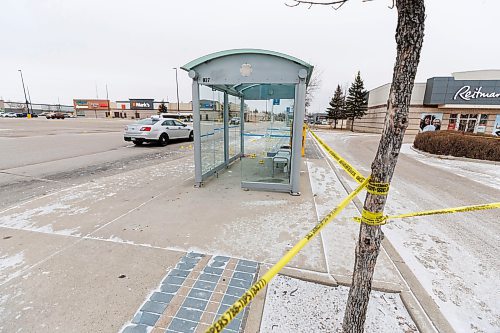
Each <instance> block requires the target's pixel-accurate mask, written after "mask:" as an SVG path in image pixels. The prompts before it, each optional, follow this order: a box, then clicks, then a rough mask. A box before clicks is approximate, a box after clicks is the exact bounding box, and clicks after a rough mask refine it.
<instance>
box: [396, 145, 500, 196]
mask: <svg viewBox="0 0 500 333" xmlns="http://www.w3.org/2000/svg"><path fill="white" fill-rule="evenodd" d="M412 145H413V144H411V143H405V144H403V145H402V146H401V153H402V154H405V155H409V156H411V157H412V158H414V159H416V160H418V161H420V162H422V163H425V164H427V165H432V166H434V167H437V168H441V169H447V170H450V171H452V172H453V173H455V174H456V175H458V176H461V177H465V178H468V179H470V180H472V181H475V182H477V183H480V184H483V185H486V186H489V187H493V188H496V189H498V188H500V165H495V164H489V163H483V162H480V161H477V162H476V161H461V160H458V159H444V158H439V157H432V156H427V155H424V154H421V153H419V152H417V151H415V150H413V149H412V148H411V147H412Z"/></svg>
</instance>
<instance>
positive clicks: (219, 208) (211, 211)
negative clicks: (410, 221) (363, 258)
mask: <svg viewBox="0 0 500 333" xmlns="http://www.w3.org/2000/svg"><path fill="white" fill-rule="evenodd" d="M308 147H309V148H308V156H306V158H305V159H304V163H303V169H302V171H301V190H302V195H301V196H298V197H295V196H290V195H288V194H283V193H272V192H258V191H243V190H242V189H241V188H240V172H239V167H238V165H237V164H235V165H233V166H232V167H231V168H230V169H229V170H227V171H226V172H223V173H222V174H221V175H220V176H219V178H217V179H211V180H210V181H209V182H207V183H206V185H205V186H204V187H203V188H201V189H197V188H194V187H193V179H192V174H193V164H192V154H191V152H186V154H185V155H184V157H182V158H180V159H177V160H175V161H167V162H163V163H159V164H157V165H155V166H152V167H147V168H143V169H140V170H135V171H129V172H124V173H121V174H119V175H114V176H109V177H105V178H101V179H96V180H95V181H93V182H90V183H87V184H84V185H80V186H75V187H72V188H68V189H65V190H62V191H59V192H57V193H54V194H51V195H47V196H46V197H42V198H39V199H37V200H33V201H30V202H27V203H24V204H20V205H19V206H18V207H14V208H12V209H8V210H6V211H3V212H0V227H1V228H0V231H1V235H0V236H1V237H0V239H2V238H3V240H1V242H2V253H1V255H2V259H5V263H6V264H5V265H4V267H2V268H3V269H2V270H0V291H1V294H2V295H3V296H2V297H0V322H2V324H1V327H0V331H5V332H14V331H17V330H18V329H20V328H22V329H23V330H24V331H37V332H54V331H57V330H59V331H62V332H82V331H88V332H90V331H93V332H97V331H100V332H116V331H119V330H121V329H124V331H125V332H146V331H148V330H151V329H152V328H155V330H154V331H153V332H157V331H158V332H160V331H161V332H164V331H165V329H168V330H167V331H171V332H175V331H177V332H183V331H186V332H189V331H194V330H197V331H201V330H202V329H204V328H206V327H207V324H209V323H211V320H213V318H214V317H215V316H216V315H217V314H218V313H221V311H223V310H224V309H225V308H227V306H228V303H230V301H233V300H235V299H237V297H238V295H240V294H241V293H242V292H244V290H245V289H246V288H247V287H248V286H249V284H251V282H252V281H255V279H256V278H257V275H259V274H260V275H261V274H263V272H265V270H266V269H267V268H268V267H270V265H272V264H274V263H275V262H276V261H278V260H279V259H280V258H281V256H282V255H283V254H284V253H285V252H286V251H287V250H288V249H290V248H291V247H292V246H293V245H294V244H295V242H296V241H298V240H299V239H300V238H302V237H303V236H304V235H305V234H306V233H307V232H308V231H309V230H310V229H311V228H312V227H313V226H314V225H315V224H316V223H317V221H318V220H319V219H320V218H321V217H322V216H323V215H324V214H326V213H327V212H328V211H329V210H331V209H332V208H333V207H334V206H335V205H336V204H338V202H339V201H340V200H341V199H342V198H344V197H345V195H346V192H345V189H344V188H343V187H342V184H341V183H340V182H339V181H338V179H337V178H336V176H335V175H334V173H333V172H332V169H331V167H330V166H329V165H328V163H327V162H326V160H325V159H324V158H323V157H322V156H321V155H320V153H319V151H317V150H315V149H314V148H312V147H314V146H308ZM356 215H358V212H357V210H356V208H355V207H354V206H353V205H350V206H348V208H347V209H346V210H345V211H344V212H343V213H342V214H341V215H340V216H339V218H338V219H336V220H335V221H333V222H332V223H331V225H330V226H328V227H327V228H326V229H325V230H324V231H323V232H322V233H321V237H317V238H316V239H313V240H312V241H311V242H310V244H308V245H307V246H306V247H305V248H304V249H303V250H302V251H301V253H299V255H298V256H297V257H296V258H295V259H293V260H292V261H291V262H290V264H289V265H288V266H287V268H285V269H284V270H283V272H282V273H283V274H285V275H288V276H292V277H298V278H300V279H302V280H306V281H313V282H318V283H320V284H321V285H331V286H335V285H338V284H341V285H348V284H349V283H350V280H351V277H350V276H351V274H352V267H353V262H354V247H355V239H356V237H357V232H358V225H357V224H355V223H353V222H352V221H351V220H350V218H351V217H352V216H356ZM7 237H8V238H7ZM192 259H196V260H197V261H196V262H194V261H193V260H192ZM254 267H255V268H256V270H253V268H254ZM213 279H215V280H213ZM195 285H196V286H195ZM374 289H376V290H380V291H387V292H390V293H400V292H403V293H405V292H406V293H407V292H408V287H407V286H406V284H405V282H404V281H402V279H401V276H400V275H399V273H398V272H397V270H396V268H395V266H394V264H393V262H392V261H391V260H390V259H389V257H388V256H387V254H386V253H385V252H384V251H382V252H381V254H380V257H379V260H378V263H377V267H376V271H375V278H374ZM165 295H171V297H170V296H165ZM264 298H265V292H262V293H261V294H260V295H259V297H257V299H256V300H255V301H254V302H253V304H252V305H251V306H250V309H249V311H248V315H247V313H245V314H244V315H243V316H241V317H240V319H239V322H238V326H235V327H233V328H234V329H235V332H236V331H237V330H238V329H244V331H245V332H258V331H259V330H260V323H261V319H262V315H263V312H262V311H263V310H262V309H263V306H264ZM186 302H187V303H186ZM189 302H195V303H196V304H194V303H193V304H191V303H189ZM186 304H187V305H186ZM409 310H410V311H411V313H410V314H411V316H412V318H413V319H417V321H419V327H422V328H423V329H424V330H422V331H426V330H425V329H426V327H428V323H427V324H426V323H425V318H424V319H422V314H421V313H420V310H419V309H418V307H414V308H411V309H409ZM207 313H208V314H207ZM198 322H199V323H200V324H199V325H198V324H197V323H198ZM228 332H231V331H230V330H228Z"/></svg>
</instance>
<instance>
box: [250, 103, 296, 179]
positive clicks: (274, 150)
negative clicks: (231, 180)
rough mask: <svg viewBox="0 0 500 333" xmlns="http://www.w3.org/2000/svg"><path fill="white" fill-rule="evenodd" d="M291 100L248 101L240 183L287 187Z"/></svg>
mask: <svg viewBox="0 0 500 333" xmlns="http://www.w3.org/2000/svg"><path fill="white" fill-rule="evenodd" d="M293 106H294V99H269V100H261V101H248V107H247V111H246V116H245V132H244V134H243V135H244V140H245V141H244V147H245V152H244V155H243V156H242V159H241V176H242V179H241V180H242V181H243V182H258V183H273V184H277V183H279V184H289V183H290V163H291V156H292V150H291V140H292V139H291V138H292V130H291V129H292V124H293Z"/></svg>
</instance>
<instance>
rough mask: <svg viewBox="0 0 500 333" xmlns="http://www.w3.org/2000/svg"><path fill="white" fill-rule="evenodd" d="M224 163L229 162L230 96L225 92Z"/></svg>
mask: <svg viewBox="0 0 500 333" xmlns="http://www.w3.org/2000/svg"><path fill="white" fill-rule="evenodd" d="M223 124H224V163H225V164H226V166H227V165H228V164H229V96H228V93H227V92H224V115H223Z"/></svg>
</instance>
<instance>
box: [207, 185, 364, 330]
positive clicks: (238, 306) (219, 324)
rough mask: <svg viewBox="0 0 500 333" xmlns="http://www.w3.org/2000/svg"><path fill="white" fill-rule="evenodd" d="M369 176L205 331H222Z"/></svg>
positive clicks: (342, 207) (355, 192)
mask: <svg viewBox="0 0 500 333" xmlns="http://www.w3.org/2000/svg"><path fill="white" fill-rule="evenodd" d="M369 180H370V177H368V178H366V179H365V180H364V181H363V182H362V183H361V184H360V185H359V186H358V187H357V188H356V189H355V190H354V191H353V192H352V193H350V194H349V195H348V196H347V197H346V198H345V199H344V200H342V202H341V203H340V204H339V205H338V206H337V207H335V208H334V209H333V210H332V211H331V212H330V213H328V215H326V216H325V217H324V218H323V219H322V220H321V221H320V222H319V223H318V224H316V226H315V227H314V228H313V229H311V231H310V232H309V233H308V234H307V235H306V236H305V237H304V238H302V239H301V240H300V241H299V242H298V243H297V244H295V246H294V247H293V248H291V249H290V250H289V251H288V252H287V253H286V254H285V255H284V256H283V257H282V258H281V259H280V260H279V261H278V262H277V263H276V264H275V265H274V266H273V267H272V268H271V269H270V270H268V271H267V272H266V273H265V274H264V275H263V276H262V278H260V280H259V281H257V283H255V284H254V285H253V286H252V287H251V288H250V289H248V290H247V291H246V292H245V293H244V294H243V296H241V297H240V298H239V299H238V300H237V301H236V302H235V303H234V304H233V305H231V307H230V308H229V309H228V310H227V311H226V312H224V313H223V314H222V315H221V316H220V317H219V319H217V321H216V322H214V323H213V324H212V326H210V327H209V328H208V329H207V330H206V333H216V332H222V330H223V329H224V327H226V326H227V325H228V324H229V323H230V322H231V320H233V318H234V317H236V316H237V315H238V313H240V312H241V311H242V310H243V309H244V308H245V306H247V305H248V304H249V303H250V301H251V300H252V299H254V297H255V296H256V295H257V293H258V292H259V291H261V290H262V289H264V287H265V286H266V285H267V284H268V283H269V282H270V281H271V279H272V278H273V277H274V276H276V274H278V272H279V271H280V270H281V269H282V268H283V267H285V265H286V264H288V262H290V260H292V259H293V257H295V256H296V255H297V253H299V251H300V250H302V248H303V247H304V246H306V245H307V244H308V243H309V241H310V240H311V239H312V238H313V237H314V236H316V235H317V234H318V233H319V232H320V231H321V229H323V228H324V227H325V226H326V225H327V224H328V223H329V222H330V221H331V220H332V219H333V218H335V217H336V216H337V215H338V214H339V213H340V212H341V211H342V210H343V209H344V208H345V207H346V206H347V205H348V204H349V202H351V201H352V199H353V198H354V197H355V196H356V195H358V194H359V192H361V190H362V189H363V188H364V187H365V186H366V185H367V184H368V182H369Z"/></svg>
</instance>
